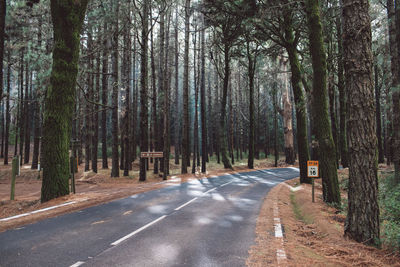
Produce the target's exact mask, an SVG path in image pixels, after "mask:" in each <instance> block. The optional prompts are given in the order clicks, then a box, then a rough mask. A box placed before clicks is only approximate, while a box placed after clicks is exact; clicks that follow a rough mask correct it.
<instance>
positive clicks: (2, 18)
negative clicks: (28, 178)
mask: <svg viewBox="0 0 400 267" xmlns="http://www.w3.org/2000/svg"><path fill="white" fill-rule="evenodd" d="M6 9H7V3H6V1H5V0H4V1H0V93H1V95H2V96H3V94H4V88H3V87H4V82H3V59H4V37H5V34H4V33H5V26H6ZM1 118H2V133H3V134H2V141H1V156H3V155H4V150H3V148H4V106H2V116H1ZM7 150H8V149H7Z"/></svg>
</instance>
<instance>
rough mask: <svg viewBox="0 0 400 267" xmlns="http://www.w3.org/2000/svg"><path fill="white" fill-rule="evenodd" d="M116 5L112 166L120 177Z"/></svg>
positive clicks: (112, 56) (112, 172)
mask: <svg viewBox="0 0 400 267" xmlns="http://www.w3.org/2000/svg"><path fill="white" fill-rule="evenodd" d="M113 5H115V16H116V20H115V22H114V23H115V25H114V27H115V28H114V35H113V39H112V53H111V65H112V87H113V90H112V97H111V100H112V101H111V102H112V110H111V112H112V113H111V125H112V130H111V135H112V147H111V150H112V152H111V153H112V164H111V165H112V166H111V177H119V151H118V147H119V138H118V134H119V133H118V132H119V128H118V94H119V80H118V35H119V27H118V11H119V1H116V3H113Z"/></svg>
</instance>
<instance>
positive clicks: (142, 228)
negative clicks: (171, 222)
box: [111, 215, 167, 246]
mask: <svg viewBox="0 0 400 267" xmlns="http://www.w3.org/2000/svg"><path fill="white" fill-rule="evenodd" d="M165 217H167V215H163V216H161V217H159V218H158V219H155V220H154V221H152V222H150V223H148V224H146V225H144V226H142V227H140V228H139V229H137V230H136V231H134V232H132V233H130V234H128V235H126V236H124V237H122V238H120V239H118V240H117V241H115V242H113V243H111V246H116V245H118V244H120V243H121V242H123V241H125V240H126V239H128V238H131V237H132V236H134V235H136V234H137V233H140V232H141V231H143V230H144V229H146V228H148V227H150V226H152V225H153V224H155V223H157V222H159V221H161V220H162V219H164V218H165Z"/></svg>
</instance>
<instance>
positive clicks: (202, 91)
mask: <svg viewBox="0 0 400 267" xmlns="http://www.w3.org/2000/svg"><path fill="white" fill-rule="evenodd" d="M201 20H202V24H201V27H202V30H201V32H200V42H201V50H200V53H201V71H200V72H201V78H200V102H201V103H200V105H201V106H200V114H201V172H202V173H205V172H206V162H207V125H206V121H207V118H206V117H207V112H206V88H205V87H206V77H205V66H206V64H205V63H206V57H205V36H204V35H205V29H204V28H205V23H204V15H202V17H201Z"/></svg>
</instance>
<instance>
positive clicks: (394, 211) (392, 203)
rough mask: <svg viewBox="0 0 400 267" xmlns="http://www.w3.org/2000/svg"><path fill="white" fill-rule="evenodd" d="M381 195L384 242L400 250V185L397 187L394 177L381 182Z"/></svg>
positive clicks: (390, 176) (389, 176)
mask: <svg viewBox="0 0 400 267" xmlns="http://www.w3.org/2000/svg"><path fill="white" fill-rule="evenodd" d="M379 195H380V196H379V200H380V206H381V215H382V216H381V220H382V226H383V232H382V234H383V235H382V237H383V241H384V243H386V244H387V245H389V246H391V247H393V248H394V249H395V250H400V184H398V185H396V183H395V181H394V175H388V176H386V178H385V179H381V180H380V192H379Z"/></svg>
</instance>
